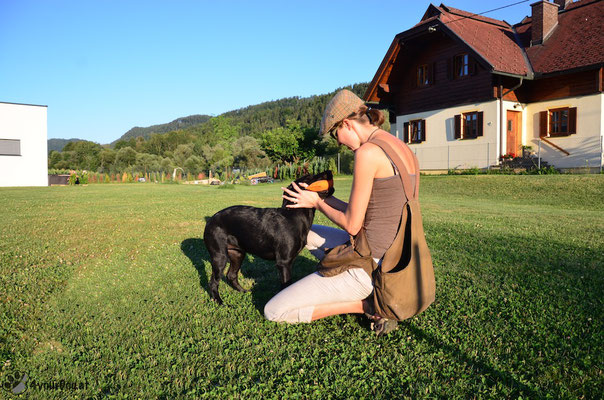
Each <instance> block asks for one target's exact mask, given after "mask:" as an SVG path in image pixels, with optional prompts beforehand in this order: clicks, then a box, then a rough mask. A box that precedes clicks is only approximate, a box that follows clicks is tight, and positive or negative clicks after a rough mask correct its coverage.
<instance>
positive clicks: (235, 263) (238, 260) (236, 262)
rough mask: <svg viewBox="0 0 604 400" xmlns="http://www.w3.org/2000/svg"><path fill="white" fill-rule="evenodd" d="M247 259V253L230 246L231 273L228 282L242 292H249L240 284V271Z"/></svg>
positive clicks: (228, 273) (228, 275) (228, 274)
mask: <svg viewBox="0 0 604 400" xmlns="http://www.w3.org/2000/svg"><path fill="white" fill-rule="evenodd" d="M244 259H245V252H244V251H243V250H241V249H239V248H235V247H231V246H229V260H230V264H231V265H230V266H229V271H228V272H227V274H226V276H227V280H228V281H229V282H230V283H231V285H232V286H233V287H234V288H235V289H236V290H238V291H240V292H249V290H246V289H244V288H242V287H241V285H240V284H239V269H241V264H242V263H243V260H244Z"/></svg>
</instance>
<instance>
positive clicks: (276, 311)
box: [264, 300, 283, 322]
mask: <svg viewBox="0 0 604 400" xmlns="http://www.w3.org/2000/svg"><path fill="white" fill-rule="evenodd" d="M282 315H283V312H282V311H281V310H280V307H279V304H277V302H276V301H272V300H270V301H269V302H268V303H266V305H265V306H264V318H266V319H268V320H269V321H273V322H281V316H282Z"/></svg>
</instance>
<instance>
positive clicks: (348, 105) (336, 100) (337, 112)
mask: <svg viewBox="0 0 604 400" xmlns="http://www.w3.org/2000/svg"><path fill="white" fill-rule="evenodd" d="M364 104H365V102H364V101H363V100H361V99H360V98H359V97H358V96H357V95H356V94H354V93H352V92H351V91H350V90H347V89H342V90H340V91H339V92H338V93H336V95H335V96H333V98H332V99H331V101H330V102H329V103H328V104H327V107H325V112H324V113H323V119H322V120H321V129H320V130H319V134H320V135H325V134H326V133H328V132H329V131H331V130H332V129H333V127H334V125H335V124H337V123H338V122H340V121H342V120H343V119H344V118H347V117H349V116H350V115H351V114H353V113H355V112H357V111H359V107H361V106H362V105H364Z"/></svg>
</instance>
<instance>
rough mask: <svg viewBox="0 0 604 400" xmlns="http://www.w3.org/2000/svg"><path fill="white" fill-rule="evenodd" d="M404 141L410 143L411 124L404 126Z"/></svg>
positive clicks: (407, 123) (406, 123)
mask: <svg viewBox="0 0 604 400" xmlns="http://www.w3.org/2000/svg"><path fill="white" fill-rule="evenodd" d="M403 141H404V142H405V143H409V122H405V123H404V124H403Z"/></svg>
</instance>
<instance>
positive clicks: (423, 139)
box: [421, 119, 426, 142]
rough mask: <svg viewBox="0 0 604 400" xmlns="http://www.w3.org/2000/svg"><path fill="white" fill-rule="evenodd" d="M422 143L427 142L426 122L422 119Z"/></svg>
mask: <svg viewBox="0 0 604 400" xmlns="http://www.w3.org/2000/svg"><path fill="white" fill-rule="evenodd" d="M421 141H422V142H425V141H426V120H425V119H422V140H421Z"/></svg>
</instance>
